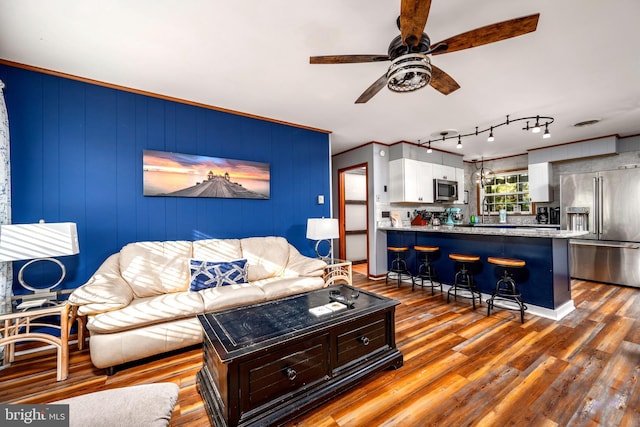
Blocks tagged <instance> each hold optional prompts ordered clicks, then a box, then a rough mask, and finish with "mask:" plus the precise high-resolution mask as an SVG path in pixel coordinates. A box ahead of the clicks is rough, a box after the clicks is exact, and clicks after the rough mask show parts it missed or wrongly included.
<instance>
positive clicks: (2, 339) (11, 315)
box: [0, 298, 70, 381]
mask: <svg viewBox="0 0 640 427" xmlns="http://www.w3.org/2000/svg"><path fill="white" fill-rule="evenodd" d="M69 314H70V304H69V303H68V302H67V301H61V302H58V303H54V305H51V306H44V307H34V308H30V309H27V310H24V311H20V310H17V309H16V306H15V305H13V304H12V301H11V298H7V300H6V301H0V334H1V335H0V346H4V347H5V354H4V360H3V366H5V365H8V364H10V363H12V362H13V361H14V357H15V343H16V342H19V341H40V342H45V343H48V344H51V345H53V346H55V347H56V348H57V351H58V356H57V380H58V381H62V380H66V379H67V377H68V376H69V326H70V324H69ZM52 316H55V317H57V316H59V317H60V321H59V324H57V323H54V322H49V321H47V319H43V318H46V317H52ZM34 327H47V328H54V329H56V330H59V331H60V337H57V336H55V335H51V334H49V333H47V332H46V331H34V330H33V328H34Z"/></svg>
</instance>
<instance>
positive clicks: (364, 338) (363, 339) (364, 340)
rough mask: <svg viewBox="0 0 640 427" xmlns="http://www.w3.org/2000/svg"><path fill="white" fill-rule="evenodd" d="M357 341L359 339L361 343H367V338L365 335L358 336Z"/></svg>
mask: <svg viewBox="0 0 640 427" xmlns="http://www.w3.org/2000/svg"><path fill="white" fill-rule="evenodd" d="M358 341H360V342H361V343H362V344H363V345H369V338H367V337H360V338H358Z"/></svg>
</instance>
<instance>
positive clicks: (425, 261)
mask: <svg viewBox="0 0 640 427" xmlns="http://www.w3.org/2000/svg"><path fill="white" fill-rule="evenodd" d="M413 250H414V251H416V252H419V253H422V254H423V258H422V264H420V267H419V268H418V275H417V276H416V277H415V279H414V281H413V286H412V287H411V291H413V290H414V289H415V285H416V280H417V279H420V286H422V288H424V281H425V280H429V283H430V287H431V295H434V292H433V290H434V288H436V287H439V288H440V292H442V283H441V282H440V279H439V278H438V274H437V273H436V269H435V267H434V266H433V264H431V260H430V259H429V254H432V253H435V252H438V251H439V250H440V247H439V246H423V245H416V246H414V247H413ZM433 279H436V280H437V282H436V283H437V284H436V283H434V282H433Z"/></svg>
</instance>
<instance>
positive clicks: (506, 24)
mask: <svg viewBox="0 0 640 427" xmlns="http://www.w3.org/2000/svg"><path fill="white" fill-rule="evenodd" d="M539 18H540V14H539V13H536V14H534V15H529V16H523V17H521V18H515V19H510V20H508V21H503V22H498V23H496V24H491V25H487V26H486V27H481V28H476V29H475V30H471V31H467V32H466V33H462V34H458V35H457V36H453V37H451V38H449V39H447V40H442V41H441V42H440V43H446V44H447V50H445V51H441V52H434V53H433V54H434V55H441V54H443V53H450V52H455V51H457V50H462V49H469V48H471V47H476V46H482V45H484V44H489V43H494V42H499V41H501V40H505V39H509V38H511V37H517V36H521V35H523V34H527V33H531V32H533V31H535V30H536V28H537V27H538V19H539ZM436 44H437V43H436Z"/></svg>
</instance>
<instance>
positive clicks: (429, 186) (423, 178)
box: [389, 159, 435, 203]
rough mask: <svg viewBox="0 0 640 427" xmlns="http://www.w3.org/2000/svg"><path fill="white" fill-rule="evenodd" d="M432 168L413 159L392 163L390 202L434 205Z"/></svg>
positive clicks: (390, 165)
mask: <svg viewBox="0 0 640 427" xmlns="http://www.w3.org/2000/svg"><path fill="white" fill-rule="evenodd" d="M432 166H435V165H432V164H431V163H425V162H420V161H418V160H412V159H397V160H392V161H390V162H389V201H390V202H391V203H398V202H410V203H433V175H432Z"/></svg>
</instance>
